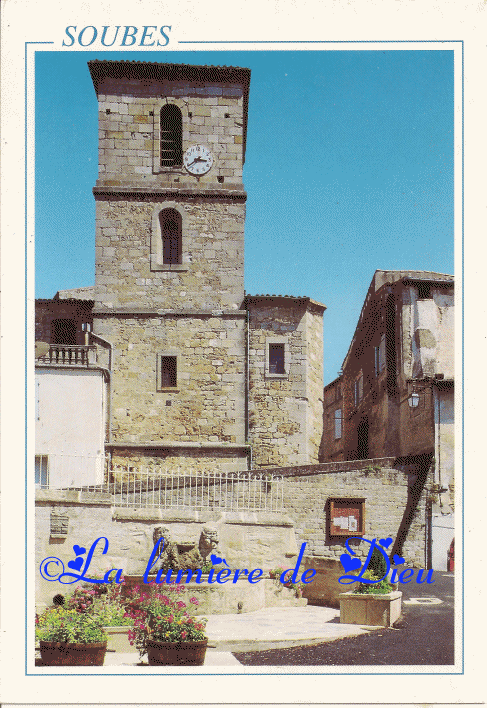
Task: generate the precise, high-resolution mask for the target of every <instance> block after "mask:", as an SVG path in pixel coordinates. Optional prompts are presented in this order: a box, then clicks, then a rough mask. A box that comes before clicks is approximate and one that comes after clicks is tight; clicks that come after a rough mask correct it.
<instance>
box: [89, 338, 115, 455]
mask: <svg viewBox="0 0 487 708" xmlns="http://www.w3.org/2000/svg"><path fill="white" fill-rule="evenodd" d="M89 335H90V340H91V341H94V343H95V344H96V343H97V342H98V343H99V344H101V346H102V347H105V349H108V369H106V368H104V367H100V368H101V369H102V370H103V373H104V374H105V376H106V381H107V385H108V396H107V408H108V410H107V417H108V440H107V441H106V442H108V444H110V443H111V442H112V374H113V369H112V361H113V344H112V343H111V342H109V341H108V340H107V339H103V337H100V336H99V335H98V334H95V333H94V332H89ZM108 454H109V467H111V462H112V450H111V448H110V451H109V453H108Z"/></svg>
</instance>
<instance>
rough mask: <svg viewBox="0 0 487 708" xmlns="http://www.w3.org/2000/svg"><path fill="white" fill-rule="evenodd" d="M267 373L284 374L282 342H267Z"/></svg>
mask: <svg viewBox="0 0 487 708" xmlns="http://www.w3.org/2000/svg"><path fill="white" fill-rule="evenodd" d="M269 373H270V374H284V344H269Z"/></svg>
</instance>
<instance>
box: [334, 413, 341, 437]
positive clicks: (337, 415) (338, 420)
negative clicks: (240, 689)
mask: <svg viewBox="0 0 487 708" xmlns="http://www.w3.org/2000/svg"><path fill="white" fill-rule="evenodd" d="M341 437H342V411H341V409H340V408H338V409H337V410H336V411H335V440H339V439H340V438H341Z"/></svg>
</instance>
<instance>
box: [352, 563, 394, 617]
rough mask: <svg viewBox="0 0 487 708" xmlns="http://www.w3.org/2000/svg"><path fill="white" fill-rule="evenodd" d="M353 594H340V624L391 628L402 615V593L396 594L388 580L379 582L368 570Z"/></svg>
mask: <svg viewBox="0 0 487 708" xmlns="http://www.w3.org/2000/svg"><path fill="white" fill-rule="evenodd" d="M362 577H363V579H365V580H372V581H375V582H373V583H372V584H369V583H364V582H359V584H358V587H357V588H356V589H355V590H353V592H345V593H340V595H339V596H338V597H339V599H340V622H342V623H345V624H361V625H366V626H380V627H391V626H392V625H393V624H394V622H395V621H396V620H397V619H398V618H399V616H400V614H401V598H402V593H400V592H395V591H394V588H393V586H392V585H391V583H390V582H389V581H388V580H387V579H386V578H384V579H382V580H378V579H377V576H375V575H374V574H373V573H372V571H370V570H367V571H366V572H365V573H364V574H363V576H362Z"/></svg>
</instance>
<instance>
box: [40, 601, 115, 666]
mask: <svg viewBox="0 0 487 708" xmlns="http://www.w3.org/2000/svg"><path fill="white" fill-rule="evenodd" d="M36 637H37V639H39V644H40V650H41V659H42V663H43V664H45V665H47V666H103V662H104V660H105V652H106V649H107V636H106V634H105V632H104V631H103V627H102V626H101V624H100V622H99V621H98V619H97V618H96V617H94V616H93V615H91V614H89V613H86V612H78V611H77V610H75V609H70V608H68V607H64V606H60V607H53V608H48V609H47V610H46V611H45V612H43V614H42V615H41V616H40V617H36Z"/></svg>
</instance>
